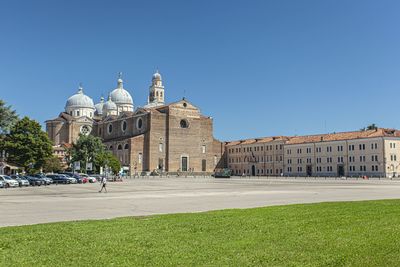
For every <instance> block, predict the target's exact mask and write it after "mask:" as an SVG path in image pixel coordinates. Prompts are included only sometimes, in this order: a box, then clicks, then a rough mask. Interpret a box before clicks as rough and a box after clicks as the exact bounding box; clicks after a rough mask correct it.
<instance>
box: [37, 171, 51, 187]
mask: <svg viewBox="0 0 400 267" xmlns="http://www.w3.org/2000/svg"><path fill="white" fill-rule="evenodd" d="M34 176H35V177H37V178H40V179H41V180H42V181H44V182H45V185H49V184H52V183H54V182H53V179H51V178H50V177H47V176H46V175H45V174H44V173H37V174H35V175H34Z"/></svg>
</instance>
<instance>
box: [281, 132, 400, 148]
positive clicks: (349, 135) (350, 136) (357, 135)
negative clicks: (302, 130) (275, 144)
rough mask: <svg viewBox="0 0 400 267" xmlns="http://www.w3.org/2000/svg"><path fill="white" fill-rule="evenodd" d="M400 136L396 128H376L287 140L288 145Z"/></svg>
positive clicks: (295, 137)
mask: <svg viewBox="0 0 400 267" xmlns="http://www.w3.org/2000/svg"><path fill="white" fill-rule="evenodd" d="M390 136H392V137H400V132H399V131H398V130H395V129H385V128H378V129H376V130H367V131H353V132H342V133H332V134H316V135H305V136H294V137H291V138H290V139H289V141H288V142H286V144H287V145H292V144H304V143H317V142H329V141H342V140H354V139H364V138H373V137H390Z"/></svg>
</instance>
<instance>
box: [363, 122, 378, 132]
mask: <svg viewBox="0 0 400 267" xmlns="http://www.w3.org/2000/svg"><path fill="white" fill-rule="evenodd" d="M377 129H378V126H376V124H375V123H372V124H370V125H368V126H367V127H364V128H361V129H360V131H369V130H377Z"/></svg>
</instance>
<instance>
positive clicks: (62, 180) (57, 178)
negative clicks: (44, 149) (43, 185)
mask: <svg viewBox="0 0 400 267" xmlns="http://www.w3.org/2000/svg"><path fill="white" fill-rule="evenodd" d="M46 177H48V178H51V179H52V180H53V183H55V184H70V183H71V182H70V180H69V179H68V178H67V177H65V176H64V175H58V174H48V175H46Z"/></svg>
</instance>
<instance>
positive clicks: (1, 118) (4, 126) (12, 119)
mask: <svg viewBox="0 0 400 267" xmlns="http://www.w3.org/2000/svg"><path fill="white" fill-rule="evenodd" d="M17 120H18V116H17V113H16V112H15V110H12V109H11V106H6V103H5V102H4V101H3V100H1V99H0V134H5V133H8V132H9V130H10V129H11V127H12V126H13V125H14V124H15V123H16V122H17Z"/></svg>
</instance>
